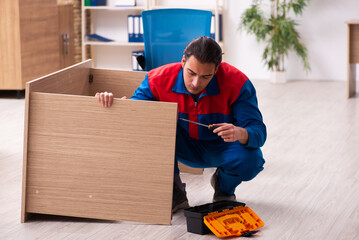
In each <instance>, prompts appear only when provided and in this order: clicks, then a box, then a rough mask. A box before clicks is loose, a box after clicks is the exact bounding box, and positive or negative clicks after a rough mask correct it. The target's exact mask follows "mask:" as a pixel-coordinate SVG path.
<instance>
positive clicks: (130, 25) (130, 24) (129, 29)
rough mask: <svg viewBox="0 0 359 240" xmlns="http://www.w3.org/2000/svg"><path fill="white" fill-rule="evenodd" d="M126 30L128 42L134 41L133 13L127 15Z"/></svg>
mask: <svg viewBox="0 0 359 240" xmlns="http://www.w3.org/2000/svg"><path fill="white" fill-rule="evenodd" d="M127 32H128V42H134V36H133V15H128V16H127Z"/></svg>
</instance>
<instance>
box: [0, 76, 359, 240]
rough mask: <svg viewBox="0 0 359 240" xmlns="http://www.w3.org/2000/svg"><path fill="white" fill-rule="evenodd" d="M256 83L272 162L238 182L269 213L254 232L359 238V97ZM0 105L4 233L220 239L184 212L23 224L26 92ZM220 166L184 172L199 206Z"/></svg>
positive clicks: (334, 85) (331, 85)
mask: <svg viewBox="0 0 359 240" xmlns="http://www.w3.org/2000/svg"><path fill="white" fill-rule="evenodd" d="M254 85H255V87H256V89H257V94H258V99H259V106H260V108H261V110H262V113H263V117H264V121H265V122H266V124H267V127H268V140H267V142H266V145H265V146H264V148H263V154H264V158H265V159H266V164H265V166H264V167H265V169H264V170H263V172H261V173H260V174H259V175H258V176H257V177H256V178H255V179H254V180H252V181H250V182H244V183H242V184H241V185H240V186H239V187H238V188H237V190H236V195H237V198H238V200H239V201H243V202H245V203H247V205H248V206H249V207H251V209H253V210H254V211H255V212H256V213H257V214H258V216H259V217H261V219H262V220H263V221H264V224H265V226H264V227H263V228H261V229H260V231H259V232H258V233H257V234H256V236H255V237H254V239H266V240H267V239H268V240H272V239H291V240H292V239H294V240H297V239H298V240H303V239H304V240H313V239H326V240H337V239H345V240H356V239H359V231H358V229H359V201H358V199H359V170H358V169H359V151H358V146H359V99H358V98H352V99H345V89H346V83H345V82H333V81H323V82H315V81H313V82H305V81H303V82H289V83H287V84H283V85H272V84H270V83H267V82H262V81H255V82H254ZM0 111H1V114H0V132H1V134H0V188H1V189H0V190H1V191H0V216H1V218H0V239H26V240H27V239H124V240H129V239H131V240H137V239H138V240H143V239H146V240H151V239H165V240H167V239H170V240H171V239H186V240H192V239H193V240H201V239H203V240H204V239H206V240H207V239H213V240H214V239H218V238H217V237H215V236H214V235H205V236H201V235H196V234H191V233H188V232H187V230H186V219H185V217H184V215H183V211H179V212H178V213H176V214H174V215H173V219H172V225H170V226H166V225H152V224H141V223H131V222H116V221H98V220H90V219H78V218H64V217H55V216H53V217H51V216H38V217H37V218H35V219H33V220H31V221H29V222H27V223H24V224H21V223H20V205H21V204H20V202H21V200H20V199H21V175H22V172H21V168H22V166H21V159H22V144H23V132H22V131H23V118H24V100H17V99H15V96H14V97H13V98H0ZM212 173H213V169H205V171H204V174H203V175H193V174H182V180H183V181H184V182H186V183H187V192H188V197H189V202H190V204H191V205H192V206H194V205H199V204H204V203H208V202H210V201H211V199H212V194H213V189H212V188H211V186H210V184H209V180H210V178H211V175H212ZM234 239H247V238H234Z"/></svg>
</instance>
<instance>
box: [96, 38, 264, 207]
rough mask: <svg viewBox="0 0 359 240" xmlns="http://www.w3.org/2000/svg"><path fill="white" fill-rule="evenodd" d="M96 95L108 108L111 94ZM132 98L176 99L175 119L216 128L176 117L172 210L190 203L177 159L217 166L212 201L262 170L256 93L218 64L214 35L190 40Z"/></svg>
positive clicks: (193, 164)
mask: <svg viewBox="0 0 359 240" xmlns="http://www.w3.org/2000/svg"><path fill="white" fill-rule="evenodd" d="M96 97H97V99H98V100H99V102H100V103H101V104H102V105H103V106H105V107H109V106H111V104H112V99H113V95H112V94H111V93H97V94H96ZM131 99H135V100H152V101H166V102H177V103H178V117H179V118H184V119H187V120H190V121H194V122H200V123H202V124H206V125H210V124H213V125H214V126H216V127H217V128H216V129H214V130H213V131H211V130H209V129H208V128H205V127H202V126H199V125H196V124H193V123H189V122H187V121H184V120H181V119H179V120H178V122H177V134H176V153H175V175H174V176H175V177H174V188H173V202H172V211H173V212H176V211H177V210H178V209H181V208H185V207H188V206H189V205H188V200H187V196H186V191H185V185H184V184H183V183H182V182H181V179H180V176H179V170H178V165H177V161H180V162H182V163H184V164H186V165H189V166H191V167H195V168H208V167H216V168H217V170H216V171H215V173H214V174H213V176H212V178H211V185H212V187H213V188H214V196H213V201H214V202H216V201H221V200H236V196H235V194H234V192H235V189H236V187H237V186H238V185H239V184H240V183H241V182H242V181H249V180H251V179H253V178H254V177H255V176H256V175H257V174H258V173H259V172H260V171H262V170H263V164H264V159H263V156H262V152H261V150H260V147H261V146H263V144H264V142H265V140H266V136H267V133H266V126H265V125H264V123H263V120H262V115H261V113H260V111H259V109H258V104H257V97H256V91H255V89H254V87H253V85H252V83H251V82H250V80H249V79H248V78H247V76H245V75H244V74H243V73H242V72H241V71H239V70H238V69H236V68H235V67H233V66H231V65H229V64H227V63H222V50H221V48H220V46H219V45H218V44H217V42H216V41H214V40H213V39H212V38H209V37H199V38H196V39H194V40H192V41H191V42H190V43H189V44H188V45H187V46H186V48H185V49H184V56H183V58H182V62H181V63H173V64H168V65H165V66H161V67H159V68H156V69H154V70H152V71H150V72H148V74H147V75H146V77H145V80H144V81H143V82H142V83H141V85H140V86H139V88H138V89H137V90H136V91H135V93H134V96H132V97H131Z"/></svg>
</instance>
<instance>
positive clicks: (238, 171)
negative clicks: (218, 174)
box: [225, 149, 265, 181]
mask: <svg viewBox="0 0 359 240" xmlns="http://www.w3.org/2000/svg"><path fill="white" fill-rule="evenodd" d="M264 162H265V161H264V159H263V155H262V152H261V150H260V149H245V150H242V151H241V153H240V154H238V155H237V156H236V160H235V161H234V162H233V165H232V168H229V169H226V170H227V171H226V170H225V171H226V172H228V173H229V174H233V175H237V176H239V177H240V178H241V179H242V181H249V180H252V179H253V178H254V177H255V176H257V174H258V173H259V172H261V171H262V170H263V164H264Z"/></svg>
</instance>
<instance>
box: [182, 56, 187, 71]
mask: <svg viewBox="0 0 359 240" xmlns="http://www.w3.org/2000/svg"><path fill="white" fill-rule="evenodd" d="M181 64H182V68H184V65H185V64H186V57H185V56H184V55H183V57H182V61H181Z"/></svg>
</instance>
